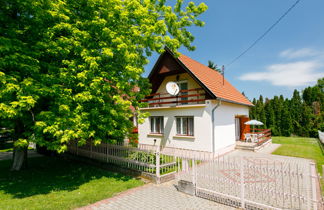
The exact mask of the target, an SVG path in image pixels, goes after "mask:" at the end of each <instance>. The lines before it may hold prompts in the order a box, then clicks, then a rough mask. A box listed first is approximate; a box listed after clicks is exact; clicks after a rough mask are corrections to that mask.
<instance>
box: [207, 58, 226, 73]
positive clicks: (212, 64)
mask: <svg viewBox="0 0 324 210" xmlns="http://www.w3.org/2000/svg"><path fill="white" fill-rule="evenodd" d="M208 67H209V68H211V69H214V70H216V71H218V72H219V73H223V72H222V70H221V69H220V68H219V67H218V66H217V64H216V63H214V62H213V61H210V60H209V61H208Z"/></svg>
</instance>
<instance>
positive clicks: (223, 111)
mask: <svg viewBox="0 0 324 210" xmlns="http://www.w3.org/2000/svg"><path fill="white" fill-rule="evenodd" d="M235 116H249V107H247V106H243V105H238V104H233V103H227V102H221V105H220V106H219V107H218V108H217V109H216V110H215V112H214V117H215V123H214V125H215V151H219V150H222V149H224V148H226V147H229V146H231V145H234V144H235Z"/></svg>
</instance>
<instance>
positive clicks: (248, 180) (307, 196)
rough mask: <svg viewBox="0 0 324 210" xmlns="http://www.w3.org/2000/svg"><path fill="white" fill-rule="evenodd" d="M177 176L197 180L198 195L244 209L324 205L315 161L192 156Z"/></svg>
mask: <svg viewBox="0 0 324 210" xmlns="http://www.w3.org/2000/svg"><path fill="white" fill-rule="evenodd" d="M187 161H188V163H187V164H182V165H186V167H188V166H189V169H187V170H180V172H179V173H178V176H177V180H186V181H188V182H190V183H193V186H194V187H195V195H196V196H198V197H202V198H206V199H209V200H213V201H216V202H219V203H223V204H226V205H230V206H233V207H237V208H243V209H306V210H308V209H314V210H316V209H321V206H322V205H323V203H322V201H321V200H320V199H318V198H317V195H318V194H317V192H316V185H317V179H318V178H317V176H316V169H315V164H314V163H309V162H307V163H306V162H305V163H302V164H300V163H293V162H287V161H280V159H278V160H274V161H271V160H268V159H266V158H257V159H255V157H254V159H251V158H249V157H243V158H242V157H231V156H226V157H225V156H222V157H218V158H214V159H212V160H210V159H208V160H198V159H188V160H187Z"/></svg>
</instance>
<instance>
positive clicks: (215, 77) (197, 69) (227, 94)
mask: <svg viewBox="0 0 324 210" xmlns="http://www.w3.org/2000/svg"><path fill="white" fill-rule="evenodd" d="M178 59H179V60H180V61H181V62H182V64H184V65H185V66H186V67H187V69H188V70H189V71H191V72H192V73H193V74H194V75H195V76H196V77H197V79H198V80H200V81H201V82H202V83H203V84H204V85H205V86H206V87H207V88H208V89H209V90H210V91H211V92H212V93H213V94H214V95H215V96H216V97H218V98H221V99H224V100H226V101H229V102H234V103H239V104H244V105H248V106H253V104H252V103H251V102H250V101H249V100H248V99H247V98H246V97H245V96H244V95H242V93H240V92H239V91H238V90H237V89H236V88H235V87H234V86H233V85H231V84H230V83H229V82H228V81H227V80H226V79H224V85H223V76H222V75H221V74H220V73H219V72H217V71H215V70H213V69H211V68H209V67H207V66H205V65H203V64H201V63H199V62H198V61H195V60H193V59H191V58H189V57H188V56H185V55H183V54H181V55H180V56H179V57H178Z"/></svg>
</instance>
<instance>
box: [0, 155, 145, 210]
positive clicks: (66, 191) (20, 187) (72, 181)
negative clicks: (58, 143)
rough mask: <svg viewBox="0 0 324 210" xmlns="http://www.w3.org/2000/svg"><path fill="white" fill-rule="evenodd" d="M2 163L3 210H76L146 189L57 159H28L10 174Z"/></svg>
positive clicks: (7, 165) (0, 206) (137, 182)
mask: <svg viewBox="0 0 324 210" xmlns="http://www.w3.org/2000/svg"><path fill="white" fill-rule="evenodd" d="M10 164H11V161H7V160H4V161H0V172H1V173H0V201H1V202H0V209H73V208H76V207H80V206H85V205H87V204H90V203H94V202H96V201H99V200H102V199H105V198H109V197H112V196H114V195H116V194H118V193H119V192H122V191H125V190H127V189H130V188H133V187H137V186H140V185H143V182H142V181H141V180H138V179H135V178H132V177H130V176H126V175H122V174H119V173H114V172H110V171H107V170H103V169H99V168H96V167H94V166H90V165H87V164H83V163H79V162H75V161H69V160H62V159H59V158H56V157H38V158H30V159H29V162H28V164H29V167H28V169H26V170H24V171H21V172H11V171H9V169H10Z"/></svg>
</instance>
